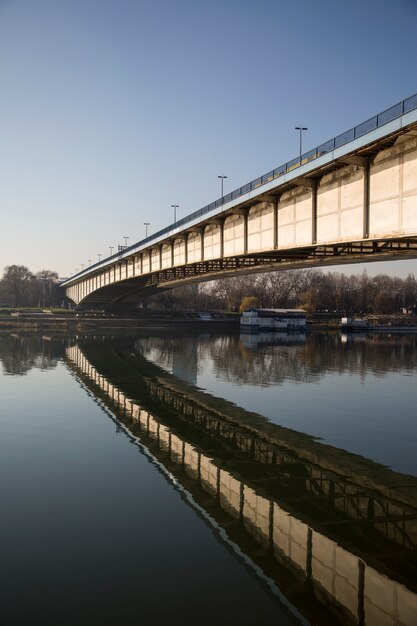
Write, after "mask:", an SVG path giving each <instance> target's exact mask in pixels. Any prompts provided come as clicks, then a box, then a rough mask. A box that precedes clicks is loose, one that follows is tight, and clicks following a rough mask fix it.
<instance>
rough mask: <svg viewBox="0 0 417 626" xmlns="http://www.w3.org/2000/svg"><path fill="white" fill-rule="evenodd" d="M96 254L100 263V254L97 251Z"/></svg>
mask: <svg viewBox="0 0 417 626" xmlns="http://www.w3.org/2000/svg"><path fill="white" fill-rule="evenodd" d="M97 256H98V262H99V263H100V261H101V254H100V253H99V252H98V253H97Z"/></svg>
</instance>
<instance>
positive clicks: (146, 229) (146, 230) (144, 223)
mask: <svg viewBox="0 0 417 626" xmlns="http://www.w3.org/2000/svg"><path fill="white" fill-rule="evenodd" d="M143 225H144V227H145V239H146V237H147V236H148V226H150V225H151V223H150V222H143Z"/></svg>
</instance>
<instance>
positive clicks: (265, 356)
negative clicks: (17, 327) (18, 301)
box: [0, 334, 417, 626]
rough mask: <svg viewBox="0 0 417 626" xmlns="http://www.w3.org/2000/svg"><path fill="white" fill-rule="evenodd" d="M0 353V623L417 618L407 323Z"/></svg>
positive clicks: (13, 340) (13, 345)
mask: <svg viewBox="0 0 417 626" xmlns="http://www.w3.org/2000/svg"><path fill="white" fill-rule="evenodd" d="M0 360H1V363H2V370H1V376H0V393H1V412H0V485H1V501H2V509H1V516H0V554H1V559H0V577H1V587H0V589H1V591H0V594H1V602H0V625H1V626H12V625H15V624H16V625H17V624H19V625H20V624H25V625H26V624H35V625H37V624H42V626H44V625H45V626H47V625H49V624H51V625H52V624H53V625H54V626H55V625H58V624H59V625H60V626H61V625H62V626H66V625H67V624H68V625H78V624H80V625H83V624H86V625H87V624H88V625H89V626H91V625H93V626H94V625H95V624H97V625H98V624H100V625H102V624H112V625H113V624H120V625H125V624H126V625H130V624H152V625H153V624H165V623H174V624H177V623H178V624H225V625H226V624H231V625H234V624H236V625H237V624H245V625H246V624H248V625H249V624H250V625H252V624H264V623H265V624H267V623H274V624H279V625H281V624H282V625H286V624H320V625H321V624H323V625H326V624H352V623H353V624H354V623H356V624H366V625H368V626H369V625H371V626H373V625H375V626H377V625H378V626H379V624H400V623H401V624H404V625H406V626H412V625H413V624H414V625H415V624H417V617H416V616H417V595H416V592H417V588H416V581H417V557H416V555H417V545H416V544H417V522H416V520H417V458H416V457H417V455H416V454H415V450H416V444H417V418H416V410H415V406H416V400H417V389H416V380H415V375H416V368H417V337H412V336H410V337H407V336H403V337H389V336H381V337H363V338H362V337H354V338H349V339H344V338H341V337H339V336H336V335H335V336H330V335H329V336H325V335H323V336H320V335H312V336H308V337H307V338H300V337H298V338H297V337H291V336H289V337H280V338H279V339H278V338H277V337H267V336H264V337H262V338H261V339H260V340H259V339H257V338H256V339H254V338H250V337H243V338H240V337H236V336H226V335H222V336H210V335H191V336H188V337H181V336H174V335H165V336H150V337H145V336H124V337H118V338H114V337H106V338H102V337H97V338H82V337H79V338H78V339H77V338H75V337H72V336H68V337H58V336H55V337H54V336H41V335H19V334H16V335H9V336H5V335H2V336H0Z"/></svg>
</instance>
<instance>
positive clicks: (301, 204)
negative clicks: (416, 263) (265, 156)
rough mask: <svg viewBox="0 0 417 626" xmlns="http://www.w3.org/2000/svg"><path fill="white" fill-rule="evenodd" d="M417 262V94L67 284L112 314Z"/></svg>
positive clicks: (76, 296)
mask: <svg viewBox="0 0 417 626" xmlns="http://www.w3.org/2000/svg"><path fill="white" fill-rule="evenodd" d="M409 257H417V95H416V96H413V97H411V98H408V99H407V100H404V101H402V102H400V103H398V104H397V105H395V106H394V107H391V108H390V109H388V110H387V111H384V112H383V113H381V114H379V115H377V116H375V117H373V118H371V119H370V120H367V121H366V122H364V123H363V124H359V125H358V126H356V127H355V128H353V129H350V130H349V131H347V132H346V133H342V135H339V136H338V137H335V138H333V139H331V140H330V141H328V142H326V143H324V144H322V145H321V146H319V147H317V148H315V149H313V150H310V151H309V152H307V153H305V154H304V155H302V156H301V158H297V159H293V160H292V161H290V162H288V163H286V164H284V165H283V166H280V167H278V168H276V169H274V170H271V171H270V172H269V173H267V174H265V175H264V176H261V177H259V178H257V179H255V180H254V181H251V182H250V183H248V184H246V185H243V186H242V187H240V188H239V189H236V190H234V191H233V192H231V193H229V194H227V195H226V196H224V198H220V199H218V200H216V201H215V202H213V203H211V204H209V205H207V206H206V207H203V208H202V209H200V210H198V211H196V212H194V213H192V214H191V215H189V216H187V217H185V218H183V219H181V220H179V221H178V222H176V223H175V224H172V225H170V226H168V227H167V228H164V229H163V230H161V231H159V232H158V233H155V234H154V235H152V236H150V237H147V238H146V239H144V240H142V241H139V242H138V243H136V244H134V245H132V246H130V247H128V248H126V249H125V250H122V251H121V252H120V253H118V254H116V255H113V256H111V257H108V258H106V259H103V260H102V261H101V262H99V263H96V264H94V265H92V266H90V267H88V268H87V269H85V270H83V271H82V272H79V273H78V274H76V275H75V276H72V277H71V278H70V279H68V280H67V281H65V282H64V283H63V286H64V287H65V288H66V291H67V295H68V297H69V298H70V299H71V300H73V301H74V302H75V303H77V304H80V303H82V304H86V305H88V306H94V305H100V306H102V305H111V304H115V303H117V302H118V301H122V300H123V301H126V300H129V299H132V300H135V299H137V294H138V292H141V293H142V294H145V293H146V292H148V293H149V292H153V291H155V290H157V289H159V288H167V287H173V286H176V285H179V284H183V283H186V282H190V281H202V280H211V279H213V278H217V277H221V276H227V275H234V274H237V273H245V272H251V271H252V272H253V271H263V270H264V271H266V270H279V269H292V268H299V267H308V266H320V265H326V264H339V263H352V262H363V261H365V260H366V261H369V260H380V259H388V258H409Z"/></svg>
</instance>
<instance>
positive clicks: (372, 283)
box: [149, 269, 417, 314]
mask: <svg viewBox="0 0 417 626" xmlns="http://www.w3.org/2000/svg"><path fill="white" fill-rule="evenodd" d="M245 302H249V303H250V304H254V305H255V306H259V307H263V308H285V307H291V308H292V307H302V308H304V309H306V310H307V311H309V312H313V311H322V312H329V313H331V312H343V313H347V314H353V313H364V314H365V313H397V312H399V311H401V309H402V308H406V307H407V308H412V307H415V305H416V303H417V280H416V278H415V276H414V274H408V276H407V277H406V278H400V277H398V276H388V275H387V274H378V275H377V276H372V277H370V276H368V274H367V272H366V271H364V272H362V273H361V274H351V275H347V274H343V273H336V272H323V271H321V270H316V269H305V270H303V269H302V270H289V271H283V272H265V273H262V274H251V275H246V276H237V277H233V278H223V279H222V280H216V281H212V282H209V283H203V284H192V285H189V286H187V287H181V288H178V289H175V290H172V291H166V292H164V293H162V294H160V295H158V296H154V297H153V298H151V299H150V302H149V305H150V306H153V307H155V308H157V307H159V308H162V309H164V310H167V311H168V310H175V309H180V308H190V309H195V308H197V309H220V310H229V311H238V310H239V308H240V307H241V305H242V303H243V304H244V303H245Z"/></svg>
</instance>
